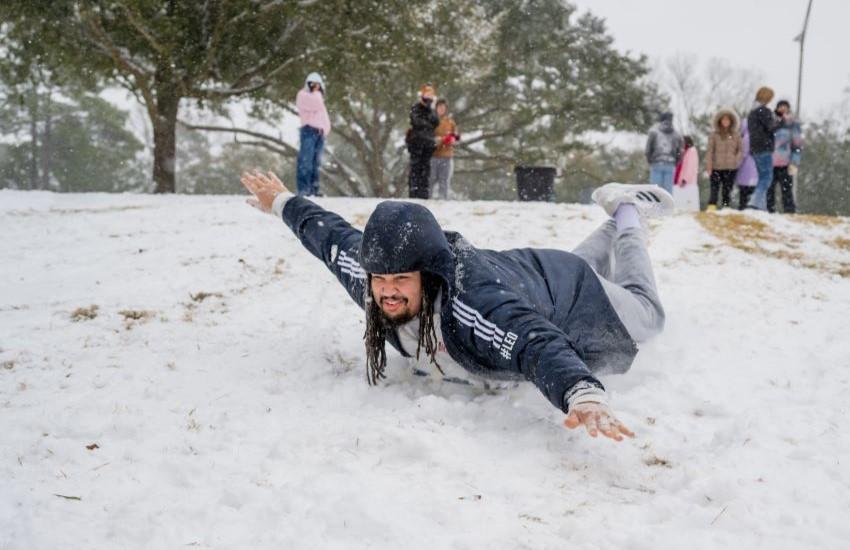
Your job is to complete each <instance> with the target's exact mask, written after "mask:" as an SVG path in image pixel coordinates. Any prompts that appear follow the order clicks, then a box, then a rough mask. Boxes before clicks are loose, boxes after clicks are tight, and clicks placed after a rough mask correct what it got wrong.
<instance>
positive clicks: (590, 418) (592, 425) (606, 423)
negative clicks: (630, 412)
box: [564, 403, 635, 441]
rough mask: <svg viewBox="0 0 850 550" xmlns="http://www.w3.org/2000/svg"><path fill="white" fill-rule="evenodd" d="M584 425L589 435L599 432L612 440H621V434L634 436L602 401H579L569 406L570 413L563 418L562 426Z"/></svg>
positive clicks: (575, 426) (595, 434)
mask: <svg viewBox="0 0 850 550" xmlns="http://www.w3.org/2000/svg"><path fill="white" fill-rule="evenodd" d="M581 425H584V427H585V429H587V433H589V434H590V436H591V437H596V436H597V435H599V434H600V433H601V434H602V435H604V436H605V437H609V438H611V439H613V440H614V441H622V440H623V436H624V435H625V436H626V437H634V436H635V434H634V433H633V432H632V431H631V430H629V429H628V428H627V427H626V426H625V425H624V424H623V423H622V422H620V421H619V420H617V417H616V416H614V413H613V412H611V409H609V408H608V406H607V405H605V404H604V403H579V404H577V405H575V406H573V407H570V414H568V415H567V418H566V420H564V426H566V427H567V428H570V429H571V430H573V429H575V428H578V427H579V426H581Z"/></svg>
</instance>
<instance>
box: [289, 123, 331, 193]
mask: <svg viewBox="0 0 850 550" xmlns="http://www.w3.org/2000/svg"><path fill="white" fill-rule="evenodd" d="M300 137H301V148H300V149H299V150H298V165H297V169H296V180H295V181H296V189H297V191H298V194H299V195H318V194H319V168H320V167H321V166H322V151H323V150H324V148H325V137H324V136H323V135H322V132H321V131H320V130H317V129H316V128H313V127H312V126H302V127H301V130H300Z"/></svg>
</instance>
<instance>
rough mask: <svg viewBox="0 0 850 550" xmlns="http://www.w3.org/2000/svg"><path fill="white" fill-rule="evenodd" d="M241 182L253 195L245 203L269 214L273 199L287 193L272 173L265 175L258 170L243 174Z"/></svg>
mask: <svg viewBox="0 0 850 550" xmlns="http://www.w3.org/2000/svg"><path fill="white" fill-rule="evenodd" d="M241 181H242V185H244V186H245V188H246V189H247V190H248V191H250V192H251V193H252V194H253V195H254V196H253V197H252V198H250V199H248V200H247V201H246V202H247V203H248V204H250V205H251V206H253V207H254V208H257V209H259V210H262V211H263V212H271V211H272V203H273V202H274V199H275V197H277V196H278V195H280V194H281V193H287V192H288V191H289V190H288V189H287V188H286V186H285V185H283V182H281V181H280V180H279V179H278V178H277V176H276V175H274V172H267V173H266V174H263V173H262V172H260V171H259V170H252V171H250V172H243V173H242V179H241Z"/></svg>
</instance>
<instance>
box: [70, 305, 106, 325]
mask: <svg viewBox="0 0 850 550" xmlns="http://www.w3.org/2000/svg"><path fill="white" fill-rule="evenodd" d="M99 309H100V306H97V305H95V304H92V305H90V306H89V307H78V308H77V309H75V310H74V311H72V312H71V320H72V321H75V322H76V321H91V320H92V319H94V318H95V317H97V310H99Z"/></svg>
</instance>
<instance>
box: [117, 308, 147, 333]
mask: <svg viewBox="0 0 850 550" xmlns="http://www.w3.org/2000/svg"><path fill="white" fill-rule="evenodd" d="M118 314H119V315H121V316H122V317H124V328H126V329H127V330H130V329H131V328H133V326H134V325H136V324H140V323H144V322H147V321H148V320H149V319H151V318H153V317H154V316H155V315H156V313H155V312H153V311H148V310H146V309H122V310H121V311H119V312H118Z"/></svg>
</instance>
